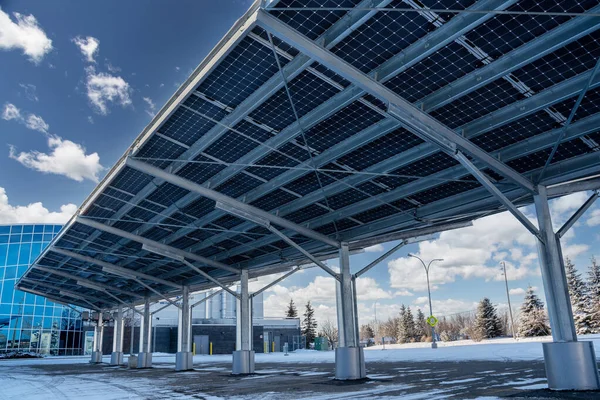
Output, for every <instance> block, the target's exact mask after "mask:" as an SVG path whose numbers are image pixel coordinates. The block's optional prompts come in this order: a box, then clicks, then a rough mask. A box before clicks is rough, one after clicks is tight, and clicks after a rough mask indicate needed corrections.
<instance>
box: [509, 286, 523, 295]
mask: <svg viewBox="0 0 600 400" xmlns="http://www.w3.org/2000/svg"><path fill="white" fill-rule="evenodd" d="M508 293H509V294H512V295H515V296H523V295H524V294H525V289H523V288H514V289H510V290H509V291H508Z"/></svg>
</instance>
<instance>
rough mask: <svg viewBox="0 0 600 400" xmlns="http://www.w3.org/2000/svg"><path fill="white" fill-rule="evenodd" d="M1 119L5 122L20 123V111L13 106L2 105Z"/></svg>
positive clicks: (9, 104)
mask: <svg viewBox="0 0 600 400" xmlns="http://www.w3.org/2000/svg"><path fill="white" fill-rule="evenodd" d="M2 119H4V120H6V121H10V120H12V119H16V120H17V121H21V120H22V119H23V117H22V116H21V110H19V109H18V108H17V107H16V106H15V105H14V104H11V103H6V104H5V105H4V109H3V110H2Z"/></svg>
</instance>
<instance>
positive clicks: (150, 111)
mask: <svg viewBox="0 0 600 400" xmlns="http://www.w3.org/2000/svg"><path fill="white" fill-rule="evenodd" d="M142 100H144V102H145V103H146V105H147V106H148V108H146V114H148V115H149V116H150V117H154V115H155V114H156V104H154V102H153V101H152V99H151V98H150V97H144V98H142Z"/></svg>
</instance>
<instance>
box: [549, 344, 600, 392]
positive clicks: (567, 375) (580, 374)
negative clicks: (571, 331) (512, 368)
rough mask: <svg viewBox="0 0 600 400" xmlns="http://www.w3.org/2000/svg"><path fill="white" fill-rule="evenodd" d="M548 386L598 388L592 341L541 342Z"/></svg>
mask: <svg viewBox="0 0 600 400" xmlns="http://www.w3.org/2000/svg"><path fill="white" fill-rule="evenodd" d="M542 346H543V348H544V361H545V363H546V377H547V378H548V388H550V389H552V390H600V377H599V376H598V366H597V365H596V354H595V353H594V344H593V343H592V342H553V343H543V344H542Z"/></svg>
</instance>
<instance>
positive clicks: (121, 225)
mask: <svg viewBox="0 0 600 400" xmlns="http://www.w3.org/2000/svg"><path fill="white" fill-rule="evenodd" d="M142 225H143V224H142V223H141V222H125V221H118V222H116V223H114V224H113V226H114V227H115V228H117V229H121V230H123V231H126V232H133V231H135V230H136V229H138V228H139V227H140V226H142Z"/></svg>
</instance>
